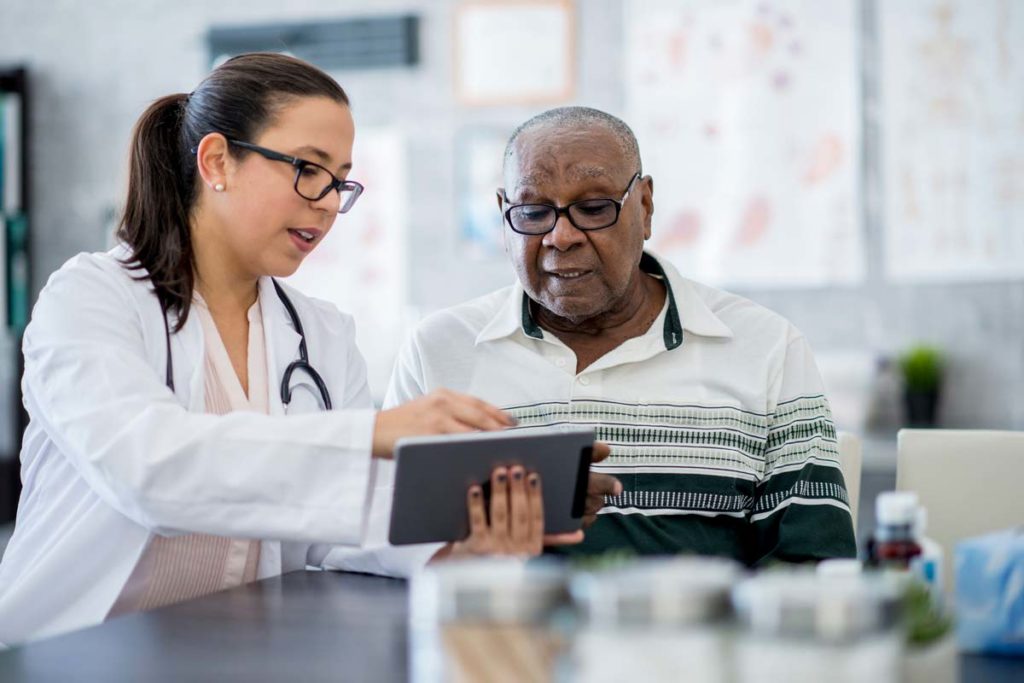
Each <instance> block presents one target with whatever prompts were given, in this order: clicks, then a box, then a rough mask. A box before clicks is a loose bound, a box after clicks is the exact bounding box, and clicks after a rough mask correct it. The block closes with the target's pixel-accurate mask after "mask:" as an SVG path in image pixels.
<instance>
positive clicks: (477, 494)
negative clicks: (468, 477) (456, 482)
mask: <svg viewBox="0 0 1024 683" xmlns="http://www.w3.org/2000/svg"><path fill="white" fill-rule="evenodd" d="M469 495H470V496H471V497H473V498H479V497H480V489H478V488H477V487H475V486H474V487H473V488H471V489H470V490H469Z"/></svg>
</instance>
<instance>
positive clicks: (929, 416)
mask: <svg viewBox="0 0 1024 683" xmlns="http://www.w3.org/2000/svg"><path fill="white" fill-rule="evenodd" d="M903 407H904V408H905V410H906V414H907V424H908V425H910V426H911V427H934V426H935V425H936V424H938V412H939V411H938V409H939V390H938V389H934V390H931V391H911V390H910V389H907V390H906V391H904V392H903Z"/></svg>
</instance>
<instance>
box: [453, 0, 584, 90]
mask: <svg viewBox="0 0 1024 683" xmlns="http://www.w3.org/2000/svg"><path fill="white" fill-rule="evenodd" d="M574 21H575V12H574V9H573V3H572V2H570V0H473V1H472V2H463V3H461V4H459V5H458V6H457V8H456V13H455V41H454V46H455V55H454V61H455V94H456V96H457V97H458V99H459V101H460V102H462V103H463V104H468V105H495V104H542V103H556V102H563V101H566V100H568V99H569V98H570V97H571V96H572V91H573V65H574V64H575V57H576V51H575V47H574V35H575V32H574Z"/></svg>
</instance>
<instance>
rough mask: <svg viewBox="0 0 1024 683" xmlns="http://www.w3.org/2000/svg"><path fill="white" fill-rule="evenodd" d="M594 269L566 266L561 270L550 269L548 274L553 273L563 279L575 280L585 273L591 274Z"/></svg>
mask: <svg viewBox="0 0 1024 683" xmlns="http://www.w3.org/2000/svg"><path fill="white" fill-rule="evenodd" d="M591 272H592V271H589V270H581V269H576V268H565V269H560V270H549V271H548V275H553V276H554V277H557V278H559V279H562V280H575V279H576V278H581V277H583V276H584V275H589V274H590V273H591Z"/></svg>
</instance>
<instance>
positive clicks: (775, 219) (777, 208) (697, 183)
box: [624, 0, 865, 288]
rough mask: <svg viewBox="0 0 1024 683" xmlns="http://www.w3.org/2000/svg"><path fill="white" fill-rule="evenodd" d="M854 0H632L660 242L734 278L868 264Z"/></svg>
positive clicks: (692, 273)
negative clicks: (862, 210)
mask: <svg viewBox="0 0 1024 683" xmlns="http://www.w3.org/2000/svg"><path fill="white" fill-rule="evenodd" d="M855 10H856V3H855V2H854V0H839V1H837V2H828V3H822V2H819V1H818V0H774V1H769V0H738V1H736V2H718V1H716V0H692V1H690V2H677V1H676V0H627V2H625V5H624V18H625V26H626V78H625V83H626V113H625V119H626V121H627V123H629V124H630V125H631V126H632V127H633V129H634V131H635V132H636V135H637V139H638V141H639V144H640V152H641V155H642V157H643V164H644V172H645V173H649V174H651V175H652V176H653V178H654V188H655V193H654V199H655V214H654V230H653V236H652V240H651V242H650V246H651V248H652V249H653V250H654V251H655V252H657V253H660V254H661V255H663V256H665V257H667V258H668V259H669V260H670V261H672V262H673V263H674V264H675V265H676V266H677V267H679V269H680V270H681V271H682V273H683V274H684V275H686V276H688V277H693V278H695V279H698V280H701V281H704V282H709V283H713V284H717V285H725V286H733V287H752V288H756V287H814V286H824V285H837V284H838V285H847V284H856V283H858V282H860V281H861V280H862V279H863V277H864V268H865V266H864V245H863V237H862V232H861V214H860V204H861V202H860V173H861V151H860V150H861V136H860V129H861V126H860V87H859V70H858V60H857V45H856V35H857V34H856V31H857V25H858V21H857V14H856V11H855Z"/></svg>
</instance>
